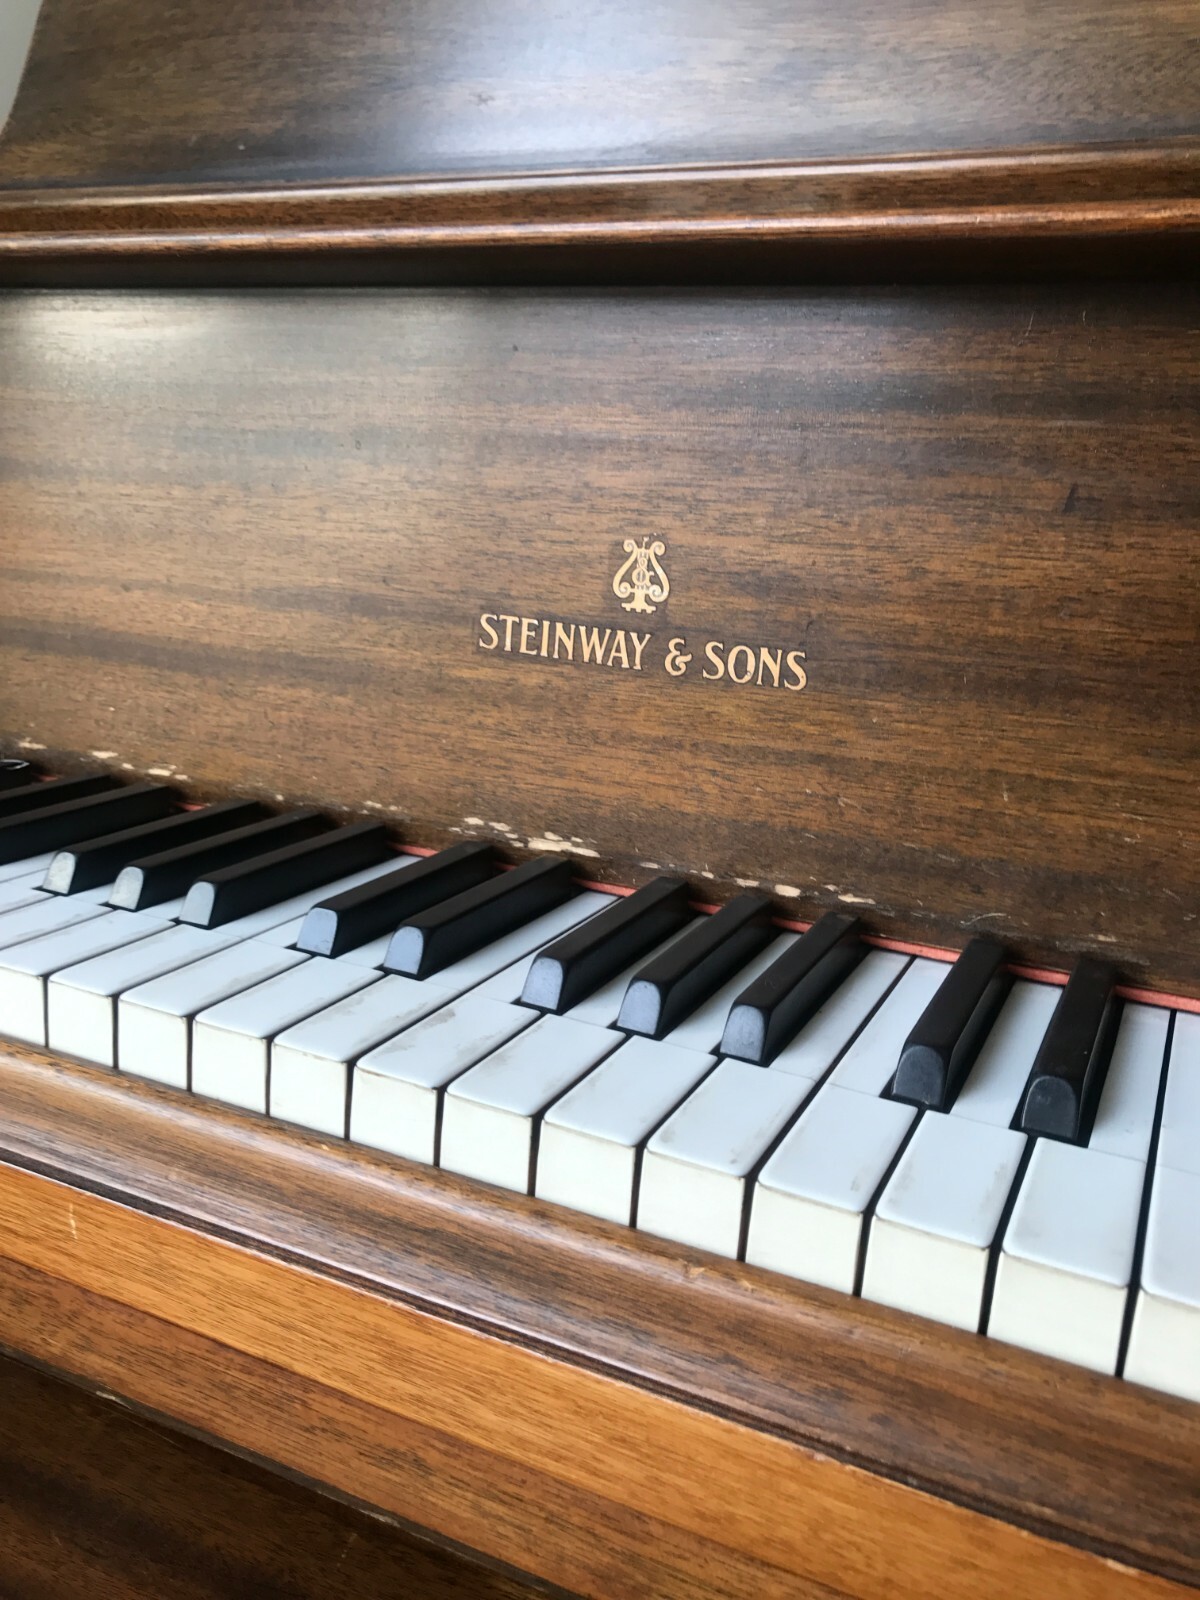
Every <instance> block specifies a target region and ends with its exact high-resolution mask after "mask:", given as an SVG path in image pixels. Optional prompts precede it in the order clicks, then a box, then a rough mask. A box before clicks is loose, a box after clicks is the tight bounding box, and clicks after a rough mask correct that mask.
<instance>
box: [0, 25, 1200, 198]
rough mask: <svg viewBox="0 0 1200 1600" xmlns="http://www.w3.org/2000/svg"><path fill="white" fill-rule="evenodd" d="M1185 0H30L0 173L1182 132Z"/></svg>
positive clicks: (322, 169) (1186, 78) (910, 145)
mask: <svg viewBox="0 0 1200 1600" xmlns="http://www.w3.org/2000/svg"><path fill="white" fill-rule="evenodd" d="M1194 44H1195V9H1194V6H1193V5H1191V4H1190V3H1189V0H1099V3H1094V4H1090V5H1081V4H1080V3H1079V0H1045V3H1043V4H1040V5H1037V6H1030V5H1028V4H1025V3H1024V0H995V3H994V4H993V5H991V6H989V8H988V14H987V18H986V20H984V19H981V18H980V16H979V13H978V10H977V8H976V7H974V6H972V5H969V4H961V5H957V6H954V5H950V6H946V5H943V6H938V7H934V8H931V7H930V6H929V5H928V4H927V3H925V0H851V3H848V4H844V5H841V6H836V7H830V6H827V5H823V4H820V3H819V0H803V3H801V4H796V3H795V0H746V3H743V4H740V5H738V6H713V5H697V4H696V3H695V0H636V3H632V0H624V3H622V4H619V5H613V4H596V3H582V0H576V3H573V4H572V3H559V4H555V5H552V6H545V5H533V4H528V3H522V4H517V5H513V4H507V3H504V0H471V3H470V4H468V3H465V0H457V3H453V4H446V3H441V4H429V3H424V4H422V3H420V0H404V3H400V4H397V3H395V0H341V3H339V4H335V5H330V4H328V3H327V0H269V3H261V0H260V3H259V4H257V5H255V6H252V7H213V6H212V5H210V4H208V3H207V0H177V3H176V4H173V5H172V6H171V7H170V8H169V9H167V10H164V9H163V8H162V7H161V6H157V5H152V4H140V5H139V4H131V3H130V0H44V5H43V11H42V16H41V20H40V22H39V25H38V29H37V32H36V34H35V38H34V43H33V48H32V51H31V54H30V60H29V64H28V68H27V71H26V76H25V80H24V83H23V85H22V88H21V91H20V93H19V96H18V99H17V103H16V106H15V108H14V112H13V116H12V120H11V123H10V125H9V127H8V130H7V132H6V134H5V135H4V141H3V145H2V146H0V182H21V183H29V184H43V185H55V186H61V185H63V184H70V185H86V184H89V183H94V184H110V183H117V184H125V183H146V182H186V183H193V184H194V183H212V182H222V183H232V184H234V185H242V184H245V183H255V182H259V181H261V180H263V179H266V180H268V181H270V182H272V183H275V182H279V181H292V180H296V181H311V180H313V179H326V178H334V177H337V178H355V179H357V178H364V177H370V176H398V175H424V174H428V173H447V172H489V173H490V172H498V171H499V172H503V171H526V172H528V171H534V172H537V171H544V170H548V169H553V168H558V169H562V168H585V167H630V166H638V167H641V166H664V165H667V166H670V165H678V164H680V163H696V162H702V163H712V162H745V161H764V160H783V161H792V160H797V159H811V158H816V157H822V156H834V155H837V156H840V155H859V154H882V153H890V154H897V153H907V152H913V151H947V152H949V151H954V152H964V151H977V150H985V149H996V148H1013V147H1020V146H1030V145H1033V146H1041V147H1048V146H1055V145H1064V144H1074V143H1097V142H1117V141H1125V140H1143V139H1161V138H1167V137H1172V136H1176V135H1181V134H1196V133H1198V132H1200V119H1198V115H1197V106H1198V105H1200V77H1198V71H1200V69H1198V68H1197V63H1196V52H1195V50H1194Z"/></svg>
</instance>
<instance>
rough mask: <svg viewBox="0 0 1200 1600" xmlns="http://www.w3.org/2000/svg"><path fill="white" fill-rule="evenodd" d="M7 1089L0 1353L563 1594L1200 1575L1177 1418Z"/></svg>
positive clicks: (798, 1304) (647, 1261) (921, 1589)
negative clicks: (53, 1371) (40, 1365)
mask: <svg viewBox="0 0 1200 1600" xmlns="http://www.w3.org/2000/svg"><path fill="white" fill-rule="evenodd" d="M0 1095H2V1097H3V1103H4V1105H5V1108H6V1110H5V1119H4V1127H3V1131H2V1132H0V1149H2V1155H3V1163H4V1164H3V1165H2V1166H0V1344H3V1345H5V1346H7V1347H9V1348H11V1349H14V1350H16V1351H18V1352H20V1353H22V1354H24V1355H26V1356H29V1357H32V1358H35V1359H37V1360H39V1361H42V1362H45V1363H47V1364H49V1365H51V1366H53V1367H55V1368H57V1369H58V1370H60V1371H63V1372H66V1373H69V1374H71V1375H73V1376H75V1377H77V1378H80V1379H82V1380H84V1381H85V1382H87V1383H89V1384H91V1385H93V1386H97V1387H100V1388H103V1389H106V1390H111V1391H113V1392H115V1393H117V1394H118V1395H120V1396H121V1397H123V1398H124V1399H126V1400H128V1401H129V1402H131V1403H134V1404H136V1405H139V1406H142V1407H145V1408H147V1409H148V1410H150V1411H152V1412H154V1413H156V1414H158V1415H160V1416H162V1417H164V1418H168V1419H171V1420H173V1421H174V1422H176V1423H178V1424H181V1425H183V1426H185V1427H187V1428H190V1429H193V1430H195V1431H197V1432H199V1433H201V1434H203V1435H206V1436H209V1437H212V1438H215V1439H217V1440H220V1441H222V1442H224V1443H226V1444H228V1445H230V1446H232V1447H233V1448H234V1449H237V1450H240V1451H244V1452H247V1453H250V1454H252V1455H255V1456H258V1457H261V1458H264V1459H266V1460H268V1461H272V1462H274V1463H276V1464H278V1465H279V1466H281V1467H282V1468H284V1469H285V1470H287V1471H289V1472H292V1473H298V1474H301V1475H302V1476H304V1477H306V1478H308V1479H310V1480H312V1481H314V1482H316V1483H319V1484H322V1485H325V1486H327V1487H329V1488H332V1489H333V1490H335V1491H337V1492H339V1493H342V1494H344V1495H349V1496H351V1497H354V1498H356V1499H358V1500H360V1501H363V1502H365V1503H367V1504H370V1505H373V1506H375V1507H377V1508H379V1509H381V1510H383V1511H387V1512H390V1513H395V1514H398V1515H400V1516H402V1517H405V1518H407V1519H409V1520H410V1521H412V1522H415V1523H418V1524H420V1525H422V1526H424V1527H427V1528H429V1529H432V1530H433V1531H435V1532H436V1533H437V1534H439V1535H441V1536H442V1537H445V1538H447V1539H450V1540H453V1541H456V1542H457V1543H459V1544H461V1545H463V1546H466V1547H468V1548H471V1549H475V1550H478V1551H480V1552H482V1553H483V1554H484V1555H487V1556H489V1557H491V1558H493V1559H496V1560H499V1561H502V1562H507V1563H510V1564H512V1565H514V1566H516V1567H519V1568H525V1569H529V1568H531V1567H532V1568H533V1569H535V1570H536V1572H537V1574H538V1575H539V1576H541V1577H543V1578H545V1579H546V1580H548V1581H550V1582H552V1583H557V1584H560V1585H562V1586H563V1587H565V1588H568V1589H571V1590H575V1591H578V1592H579V1593H581V1594H588V1595H597V1596H603V1595H611V1594H612V1593H614V1592H621V1593H630V1594H633V1593H646V1594H655V1595H671V1596H675V1595H678V1596H680V1597H683V1596H685V1595H686V1596H701V1595H711V1596H714V1597H715V1596H717V1595H725V1596H742V1595H745V1596H747V1597H750V1596H763V1595H780V1596H782V1595H785V1594H787V1595H795V1594H798V1593H800V1594H814V1595H817V1594H820V1595H828V1594H845V1595H856V1596H860V1595H861V1596H867V1595H873V1594H878V1593H881V1592H883V1591H884V1590H885V1589H886V1591H887V1592H888V1593H890V1594H895V1595H911V1596H913V1597H917V1596H924V1595H927V1594H929V1593H933V1592H938V1593H947V1594H956V1593H965V1592H970V1593H972V1594H974V1595H977V1596H978V1595H983V1596H992V1595H995V1596H997V1597H1000V1596H1005V1597H1007V1596H1011V1595H1014V1594H1028V1595H1031V1596H1032V1595H1035V1594H1037V1595H1044V1594H1047V1593H1053V1594H1055V1595H1063V1596H1075V1595H1077V1596H1079V1597H1080V1600H1083V1597H1085V1596H1086V1597H1088V1600H1093V1597H1096V1596H1101V1595H1110V1594H1111V1595H1118V1594H1120V1595H1125V1594H1141V1595H1160V1594H1161V1595H1166V1594H1169V1593H1172V1592H1176V1589H1175V1586H1176V1585H1179V1584H1187V1583H1194V1582H1195V1581H1196V1579H1197V1577H1198V1575H1200V1540H1198V1539H1197V1530H1196V1524H1195V1519H1194V1518H1191V1517H1189V1516H1188V1515H1187V1513H1186V1507H1187V1505H1188V1504H1189V1502H1190V1500H1191V1498H1192V1497H1193V1496H1194V1492H1195V1484H1196V1481H1197V1474H1198V1472H1200V1434H1198V1431H1197V1428H1196V1416H1195V1410H1194V1408H1193V1407H1190V1406H1188V1405H1186V1404H1185V1403H1183V1402H1179V1401H1173V1400H1171V1399H1170V1398H1168V1397H1165V1396H1161V1395H1156V1394H1152V1393H1150V1392H1149V1391H1145V1390H1140V1389H1137V1388H1135V1387H1134V1386H1132V1385H1126V1384H1123V1383H1118V1382H1115V1381H1113V1380H1106V1379H1100V1378H1097V1377H1095V1376H1093V1375H1090V1374H1087V1373H1085V1372H1082V1371H1078V1370H1075V1369H1072V1368H1068V1367H1064V1366H1062V1365H1060V1364H1059V1363H1056V1362H1053V1361H1049V1360H1044V1359H1041V1358H1037V1357H1033V1356H1030V1355H1027V1354H1026V1353H1024V1352H1021V1351H1017V1350H1009V1349H1006V1348H1004V1347H1002V1346H998V1345H993V1344H991V1343H990V1342H988V1341H983V1340H978V1339H974V1338H971V1337H968V1336H965V1335H959V1334H956V1333H954V1332H951V1331H949V1330H946V1329H942V1328H939V1327H937V1326H935V1325H933V1324H930V1323H925V1322H923V1321H920V1320H917V1319H914V1318H910V1317H906V1316H903V1315H900V1314H897V1313H892V1312H888V1311H886V1310H884V1309H882V1308H879V1307H875V1306H872V1305H869V1304H866V1303H863V1302H857V1301H852V1300H848V1299H845V1298H843V1297H840V1296H837V1295H834V1294H830V1293H825V1292H822V1291H818V1290H815V1289H807V1288H805V1287H803V1286H801V1285H799V1284H791V1283H789V1282H787V1281H785V1280H781V1279H778V1278H776V1277H773V1276H771V1275H768V1274H764V1273H760V1272H755V1271H753V1270H750V1269H747V1268H745V1267H742V1266H739V1265H736V1264H733V1263H727V1262H722V1261H717V1260H715V1259H713V1258H709V1257H707V1256H704V1255H702V1254H700V1253H697V1252H691V1251H687V1250H684V1249H680V1248H676V1247H673V1246H669V1245H666V1244H660V1243H656V1242H655V1241H653V1240H649V1239H646V1238H644V1237H642V1236H639V1235H634V1234H631V1233H629V1232H627V1231H625V1230H620V1229H617V1228H613V1227H609V1226H607V1225H604V1224H600V1223H592V1222H589V1221H587V1220H586V1219H582V1218H578V1217H574V1216H572V1215H570V1214H568V1213H565V1212H562V1211H559V1210H557V1209H555V1208H553V1207H550V1206H547V1205H544V1204H541V1203H539V1202H536V1201H532V1200H526V1199H523V1198H517V1197H513V1196H509V1195H504V1194H501V1193H498V1192H496V1191H493V1190H489V1189H487V1188H485V1187H483V1186H478V1185H473V1184H471V1183H468V1182H465V1181H460V1180H456V1179H455V1178H453V1177H450V1176H448V1175H446V1174H443V1173H439V1172H435V1171H430V1170H427V1169H422V1168H418V1167H412V1166H409V1165H407V1164H405V1163H401V1162H396V1161H391V1160H388V1159H386V1158H374V1157H372V1156H370V1155H368V1154H366V1153H365V1152H363V1151H360V1150H358V1149H355V1148H352V1147H349V1146H345V1145H339V1144H329V1143H325V1142H323V1141H321V1140H318V1139H316V1138H310V1137H308V1136H306V1135H304V1134H302V1133H299V1132H295V1133H293V1132H291V1131H289V1130H285V1129H281V1128H280V1127H278V1125H274V1124H270V1123H267V1122H266V1121H264V1120H262V1119H256V1118H250V1117H245V1116H241V1115H238V1114H235V1113H231V1112H228V1111H225V1110H223V1109H221V1108H217V1107H213V1106H210V1105H206V1104H203V1103H201V1102H198V1101H193V1100H191V1099H189V1098H188V1097H186V1096H181V1095H176V1094H173V1093H172V1092H170V1091H166V1090H160V1089H158V1088H156V1087H154V1086H152V1085H145V1084H134V1083H130V1082H128V1081H125V1080H123V1079H121V1078H120V1077H118V1076H117V1075H114V1074H111V1073H105V1072H101V1071H97V1070H93V1069H89V1068H85V1067H81V1066H76V1065H73V1064H69V1063H66V1062H63V1061H61V1060H58V1059H56V1058H54V1057H52V1056H48V1055H45V1054H42V1053H39V1052H33V1051H27V1050H22V1049H19V1048H16V1047H8V1048H6V1049H5V1051H4V1052H3V1054H0ZM531 1551H532V1552H535V1553H536V1559H534V1560H532V1561H531V1559H530V1552H531Z"/></svg>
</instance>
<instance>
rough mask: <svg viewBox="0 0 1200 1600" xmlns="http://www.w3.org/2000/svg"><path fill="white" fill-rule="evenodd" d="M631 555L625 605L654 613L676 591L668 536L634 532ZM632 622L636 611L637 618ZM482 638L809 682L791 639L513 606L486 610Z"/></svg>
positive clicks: (510, 651)
mask: <svg viewBox="0 0 1200 1600" xmlns="http://www.w3.org/2000/svg"><path fill="white" fill-rule="evenodd" d="M622 550H623V552H624V556H625V559H624V560H623V561H622V562H621V564H620V565H619V566H618V568H617V570H616V573H615V574H614V576H613V580H612V592H613V594H614V595H616V597H617V599H618V600H619V601H620V603H621V608H622V610H624V611H628V612H631V613H632V614H633V616H647V617H648V616H651V615H653V614H654V613H655V612H657V611H658V609H659V607H660V606H664V605H665V604H666V601H667V597H668V596H669V595H670V593H671V581H670V579H669V578H668V577H667V570H666V567H665V566H664V565H663V559H662V558H663V557H664V556H665V555H666V553H667V547H666V545H665V544H664V543H663V541H662V540H661V539H654V540H651V539H643V540H642V541H641V542H640V543H639V542H638V541H637V540H636V539H626V540H625V541H624V543H623V545H622ZM630 621H631V623H632V616H631V618H630ZM475 642H476V644H477V646H478V648H479V649H480V650H481V651H484V652H493V653H496V654H499V655H511V656H528V657H533V658H534V659H535V660H541V661H558V662H563V663H570V664H572V665H579V666H591V667H600V668H611V669H613V670H615V671H617V672H641V673H648V672H655V671H661V672H663V673H664V674H665V675H666V676H667V677H668V678H683V677H699V678H703V679H704V680H706V681H707V682H709V683H728V684H733V685H734V686H736V687H749V688H756V689H783V690H787V691H789V692H790V693H792V694H798V693H799V692H800V690H801V689H803V688H804V687H805V686H806V685H807V683H808V672H807V670H806V668H805V659H806V657H805V652H804V651H803V650H800V649H794V648H792V649H789V648H788V647H787V646H786V645H778V646H776V645H765V644H749V643H743V642H741V641H736V640H735V641H732V642H731V641H729V640H727V639H694V638H690V637H689V636H688V635H687V634H685V633H672V631H671V630H670V629H669V628H664V629H662V630H661V632H660V633H658V634H656V633H655V632H654V631H652V630H650V629H649V628H647V629H646V630H645V631H644V632H643V631H642V630H641V629H638V628H635V627H633V626H630V627H625V628H614V627H612V626H611V625H610V626H607V627H606V626H604V625H603V624H602V623H593V622H578V621H567V620H564V619H562V618H559V617H526V616H521V615H520V614H519V613H517V612H512V611H484V612H481V614H480V617H479V630H478V634H477V636H476V641H475Z"/></svg>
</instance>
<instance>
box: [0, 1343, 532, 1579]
mask: <svg viewBox="0 0 1200 1600" xmlns="http://www.w3.org/2000/svg"><path fill="white" fill-rule="evenodd" d="M0 1392H2V1393H3V1396H4V1403H3V1405H2V1406H0V1592H3V1593H4V1594H5V1595H6V1596H11V1597H13V1600H42V1597H45V1600H94V1596H96V1595H98V1594H103V1595H104V1596H105V1597H106V1600H230V1597H231V1596H234V1595H245V1596H249V1595H253V1596H255V1597H256V1600H350V1597H354V1600H393V1597H395V1596H397V1595H405V1596H411V1597H412V1600H531V1597H533V1596H534V1595H539V1594H545V1593H547V1592H548V1591H547V1590H546V1589H545V1588H544V1586H542V1585H541V1584H538V1585H536V1586H534V1585H531V1584H527V1583H525V1582H522V1581H521V1580H519V1579H516V1578H513V1577H509V1576H505V1575H502V1574H500V1573H497V1572H494V1571H491V1570H489V1569H488V1568H486V1567H483V1566H481V1565H480V1564H479V1563H478V1562H475V1561H470V1560H467V1559H466V1558H464V1557H463V1556H461V1555H457V1554H451V1553H449V1552H447V1551H444V1550H440V1549H437V1548H435V1547H434V1546H432V1545H430V1544H428V1543H427V1542H424V1541H421V1540H418V1539H416V1538H414V1537H413V1536H412V1535H411V1534H409V1533H406V1532H404V1531H402V1530H401V1529H400V1528H399V1527H397V1526H396V1525H395V1524H393V1523H389V1522H388V1521H385V1520H383V1519H382V1518H380V1517H379V1516H378V1515H375V1516H372V1515H368V1514H367V1513H365V1512H363V1511H360V1510H357V1509H354V1508H352V1507H350V1506H348V1505H343V1504H339V1503H338V1502H337V1501H336V1500H333V1499H330V1498H329V1497H328V1496H325V1495H319V1494H317V1493H315V1492H314V1491H312V1490H311V1489H308V1488H305V1487H303V1486H302V1485H301V1484H299V1483H298V1482H296V1481H294V1480H291V1479H287V1478H283V1477H281V1476H279V1475H278V1474H276V1473H271V1472H268V1471H266V1470H265V1469H264V1468H262V1467H260V1466H255V1465H252V1464H250V1463H249V1462H247V1461H244V1460H239V1459H238V1458H237V1457H235V1456H232V1455H230V1454H228V1453H227V1452H225V1451H222V1450H217V1449H214V1448H213V1447H212V1446H211V1445H208V1444H205V1443H203V1442H201V1441H199V1440H197V1439H195V1438H192V1437H188V1436H186V1435H184V1434H181V1433H178V1432H175V1431H173V1430H169V1429H167V1428H165V1427H163V1426H161V1425H159V1424H157V1423H155V1422H152V1421H150V1420H148V1419H147V1418H146V1417H145V1416H141V1415H138V1414H137V1413H135V1412H133V1411H131V1410H130V1409H129V1408H128V1407H127V1406H124V1405H118V1404H117V1403H115V1402H114V1401H112V1400H110V1399H102V1398H97V1397H95V1396H94V1395H89V1394H87V1393H85V1392H84V1391H83V1390H82V1389H80V1388H77V1387H75V1386H73V1385H67V1384H64V1383H61V1382H57V1381H55V1380H54V1379H53V1378H51V1377H50V1376H48V1375H47V1374H45V1373H43V1372H36V1371H34V1370H32V1369H31V1368H29V1367H27V1366H23V1365H20V1364H18V1363H17V1362H15V1361H12V1360H7V1359H0Z"/></svg>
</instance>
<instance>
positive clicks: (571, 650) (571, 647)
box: [554, 622, 575, 661]
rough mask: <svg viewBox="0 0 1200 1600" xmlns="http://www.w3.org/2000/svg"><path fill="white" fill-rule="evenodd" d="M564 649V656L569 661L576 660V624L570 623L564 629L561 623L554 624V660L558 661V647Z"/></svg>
mask: <svg viewBox="0 0 1200 1600" xmlns="http://www.w3.org/2000/svg"><path fill="white" fill-rule="evenodd" d="M560 644H561V645H562V647H563V655H565V656H566V658H567V660H568V661H574V659H575V624H574V623H573V622H568V624H567V626H566V627H565V628H564V627H563V625H562V623H561V622H556V623H555V624H554V659H555V661H557V660H558V647H559V645H560Z"/></svg>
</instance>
